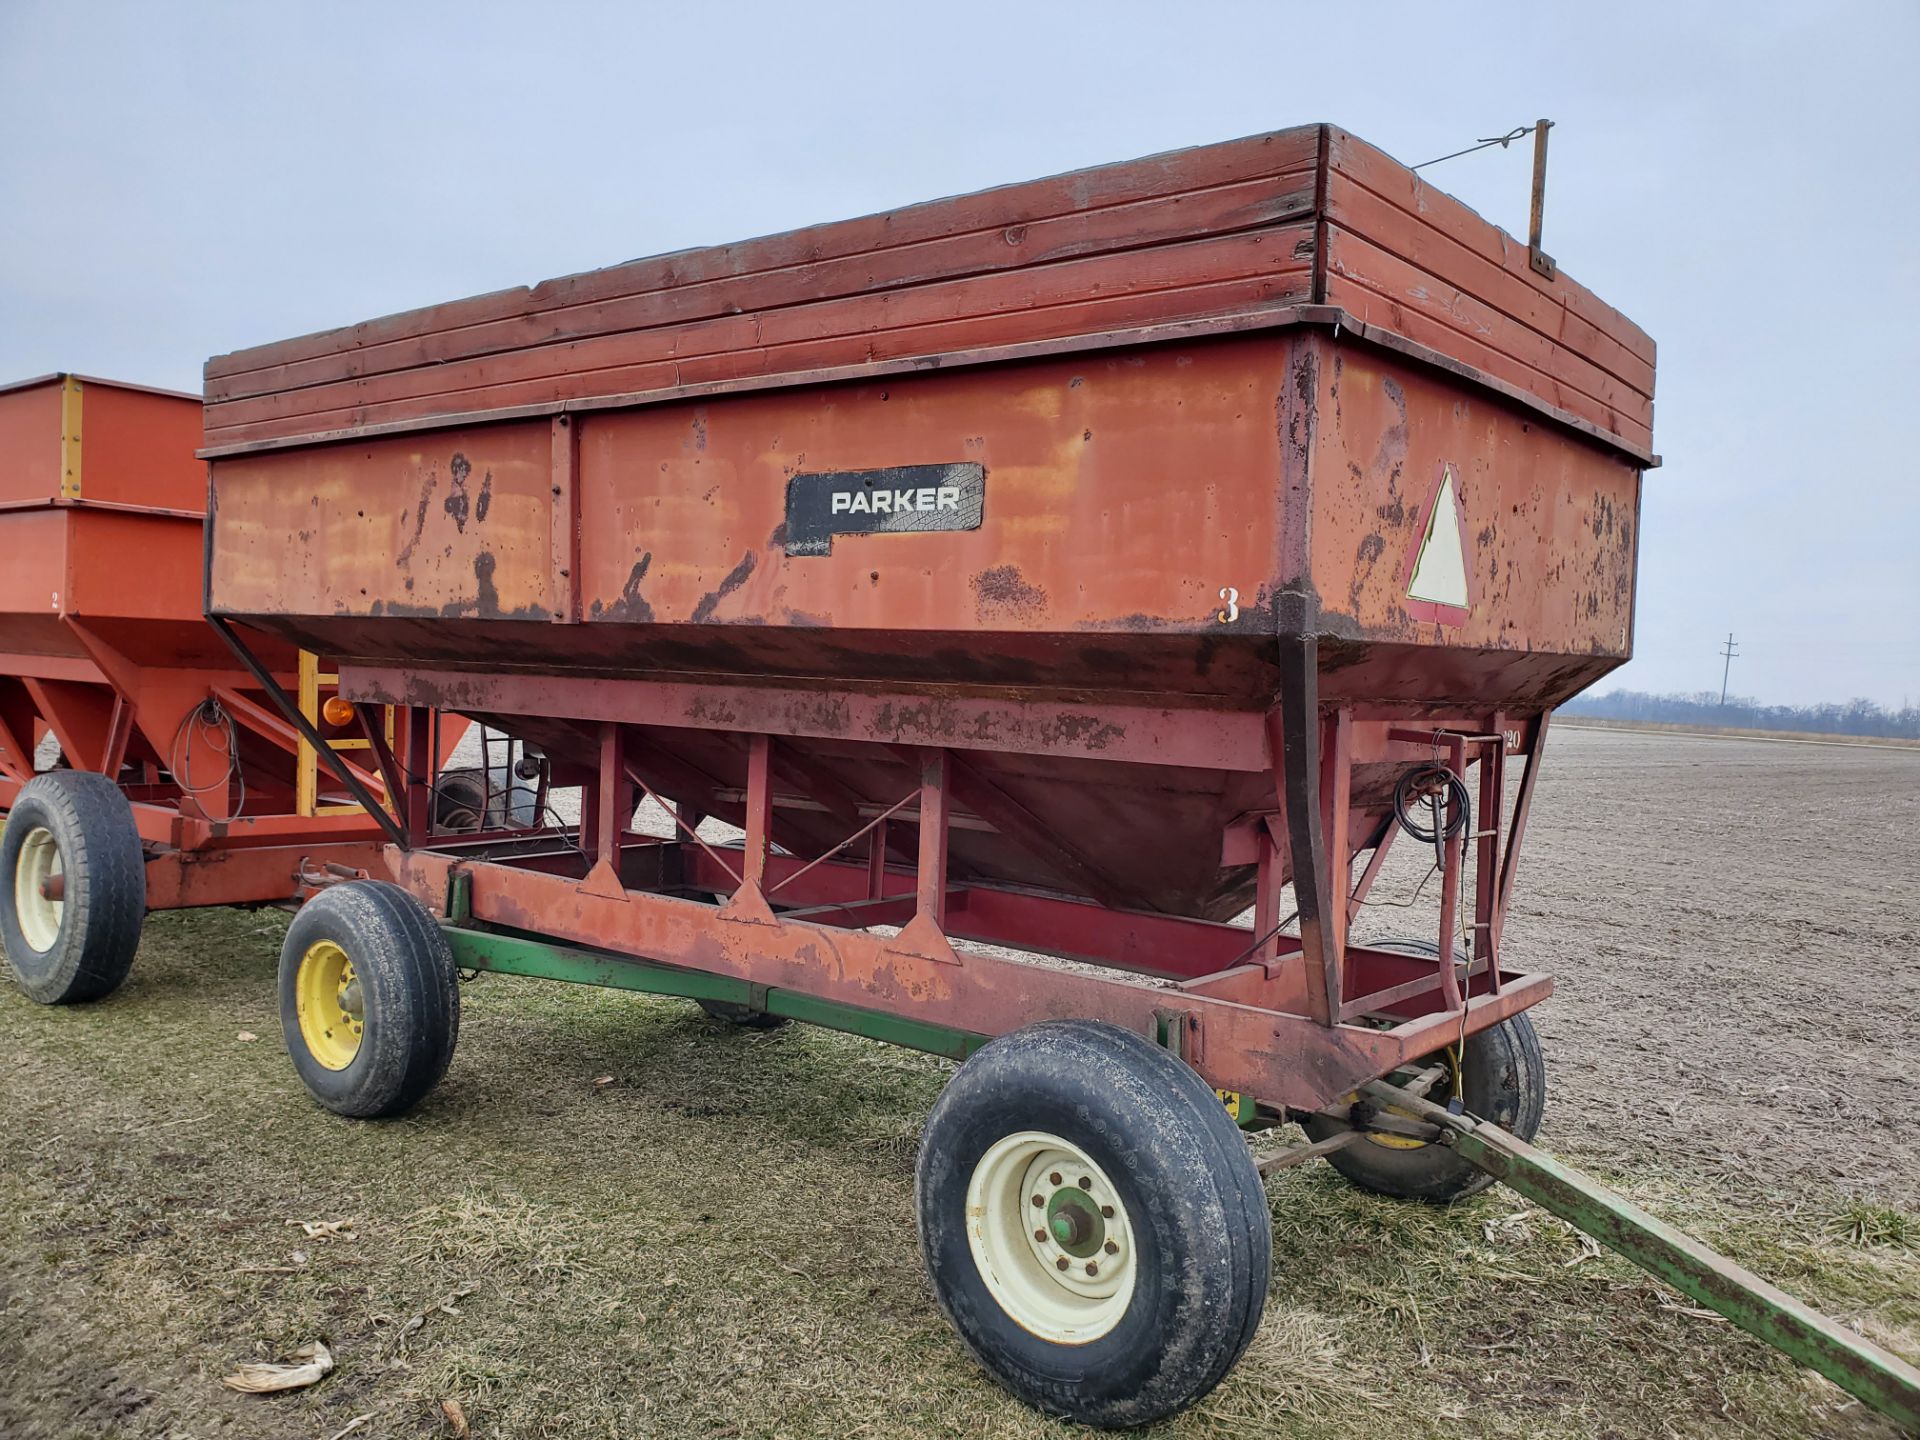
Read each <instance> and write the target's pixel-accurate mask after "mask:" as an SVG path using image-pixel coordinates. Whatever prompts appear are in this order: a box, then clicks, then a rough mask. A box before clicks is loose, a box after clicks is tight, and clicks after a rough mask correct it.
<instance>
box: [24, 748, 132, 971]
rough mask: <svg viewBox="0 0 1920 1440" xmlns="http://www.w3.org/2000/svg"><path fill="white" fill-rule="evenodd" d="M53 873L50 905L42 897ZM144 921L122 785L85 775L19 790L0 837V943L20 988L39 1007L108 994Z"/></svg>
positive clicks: (128, 963)
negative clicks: (56, 887)
mask: <svg viewBox="0 0 1920 1440" xmlns="http://www.w3.org/2000/svg"><path fill="white" fill-rule="evenodd" d="M54 876H59V877H60V878H61V882H62V884H63V886H64V887H65V889H64V893H63V894H62V896H61V898H60V899H58V900H50V899H48V898H47V897H46V896H45V895H44V894H43V893H42V886H43V885H44V884H45V882H46V881H48V880H49V879H51V878H52V877H54ZM146 917H147V866H146V857H145V855H144V854H143V853H142V851H141V848H140V832H139V830H138V828H137V827H136V826H135V824H134V820H133V807H132V806H131V805H129V804H128V803H127V797H126V796H125V795H123V794H121V793H120V787H119V786H117V785H115V784H114V783H113V781H111V780H109V779H108V778H107V777H106V776H104V775H96V774H94V773H93V772H91V771H87V770H62V771H59V772H57V773H48V774H45V775H36V776H35V777H34V778H33V779H31V780H29V781H28V782H27V783H26V784H25V785H24V786H22V787H21V790H20V793H19V795H18V796H17V797H15V799H14V802H13V809H12V811H11V812H10V813H9V814H8V816H7V824H6V830H5V832H4V834H0V942H3V943H4V944H5V945H6V949H7V960H8V962H9V963H10V964H11V965H12V966H13V973H14V976H15V978H16V979H17V980H18V981H19V983H20V988H21V989H22V990H24V991H25V992H26V993H27V995H28V996H29V997H30V998H32V999H34V1000H37V1001H39V1002H40V1003H41V1004H42V1005H71V1004H76V1003H78V1002H81V1001H85V1000H98V999H100V998H101V997H102V996H104V995H109V994H111V993H112V992H113V991H114V990H116V989H118V988H119V986H120V983H121V982H122V981H123V980H125V979H126V978H127V972H128V971H129V970H130V969H132V968H133V956H134V952H135V951H136V950H138V949H139V948H140V929H141V926H142V925H143V924H144V923H145V922H146Z"/></svg>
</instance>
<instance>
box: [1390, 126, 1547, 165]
mask: <svg viewBox="0 0 1920 1440" xmlns="http://www.w3.org/2000/svg"><path fill="white" fill-rule="evenodd" d="M1538 128H1539V127H1538V126H1534V125H1522V126H1520V127H1519V128H1518V129H1515V130H1509V131H1508V132H1507V133H1506V134H1504V135H1495V136H1493V137H1492V138H1491V139H1487V140H1482V141H1481V142H1480V143H1479V144H1477V145H1469V146H1468V147H1467V148H1466V149H1464V150H1456V151H1454V152H1453V153H1452V154H1451V155H1438V156H1435V157H1434V158H1433V159H1431V160H1422V161H1421V162H1420V163H1419V164H1418V165H1414V166H1412V167H1410V168H1412V169H1414V170H1424V169H1426V168H1427V167H1428V166H1429V165H1438V164H1440V163H1441V162H1442V161H1444V160H1458V159H1459V158H1460V157H1461V156H1462V155H1472V154H1474V153H1475V152H1476V151H1480V150H1486V149H1488V148H1490V147H1492V146H1494V145H1498V146H1499V147H1500V148H1501V149H1502V150H1504V149H1506V148H1507V147H1508V146H1509V145H1511V144H1513V142H1514V141H1516V140H1519V139H1522V138H1524V137H1525V136H1528V135H1531V134H1532V133H1533V132H1534V131H1535V130H1536V129H1538Z"/></svg>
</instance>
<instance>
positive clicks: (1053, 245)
mask: <svg viewBox="0 0 1920 1440" xmlns="http://www.w3.org/2000/svg"><path fill="white" fill-rule="evenodd" d="M1313 200H1314V192H1313V174H1312V171H1311V170H1308V169H1301V170H1295V171H1292V172H1289V173H1288V174H1286V175H1281V176H1268V177H1263V178H1261V179H1258V180H1252V181H1246V182H1242V183H1239V184H1235V185H1228V186H1220V187H1216V188H1214V189H1210V190H1198V191H1187V192H1183V193H1180V194H1174V195H1167V196H1158V197H1154V198H1152V199H1148V200H1143V201H1139V202H1135V203H1131V204H1126V205H1115V206H1107V207H1104V208H1102V209H1099V210H1089V211H1079V212H1074V213H1071V214H1067V215H1061V216H1055V217H1053V218H1050V219H1046V220H1040V221H1036V222H1033V223H1032V224H1029V225H1024V226H1013V227H1006V226H995V227H992V228H991V229H988V230H980V231H973V232H970V233H968V234H965V235H960V236H954V237H951V238H947V239H940V240H932V241H925V242H921V243H918V244H914V245H904V246H894V247H891V248H889V249H886V250H883V251H877V252H873V253H869V254H862V255H853V256H845V257H841V258H839V259H835V260H828V261H821V262H818V263H813V264H806V265H796V266H790V267H787V268H785V269H781V270H772V271H767V272H764V273H761V274H757V275H752V276H741V277H728V278H725V279H721V280H713V281H702V282H697V283H693V284H681V285H677V286H663V287H659V288H656V289H652V290H647V291H642V292H639V293H636V294H633V295H629V296H623V297H620V298H618V299H613V300H602V301H595V302H593V303H591V304H586V305H572V306H566V307H562V308H559V309H553V310H542V311H538V312H534V313H529V314H525V315H518V316H514V317H511V318H508V319H504V320H496V321H492V322H489V323H485V324H479V325H466V326H459V327H456V328H454V329H450V330H443V331H438V332H435V333H434V334H431V335H426V336H420V337H415V338H412V339H407V340H398V341H392V342H389V343H386V344H382V345H372V346H364V347H361V348H359V349H355V350H349V351H342V352H338V353H336V354H333V355H326V356H318V357H315V358H313V359H310V360H302V361H296V362H293V363H291V364H287V365H279V366H272V367H268V368H266V369H260V370H251V371H246V372H244V373H241V374H236V375H229V376H220V377H214V378H210V379H209V380H208V381H207V385H206V396H207V399H208V401H209V402H221V401H226V400H235V399H244V398H247V397H249V396H255V395H267V394H274V393H279V392H283V391H289V390H294V389H298V388H301V387H304V386H311V385H323V384H327V383H330V382H334V381H339V380H344V379H349V378H354V377H368V376H374V375H379V374H385V373H391V372H394V371H399V370H405V369H408V368H411V367H414V366H421V365H445V364H448V363H449V362H452V361H458V360H469V359H475V358H478V357H482V356H486V355H490V354H498V353H501V352H505V351H512V350H520V349H529V348H532V347H535V346H541V345H550V344H554V343H557V342H560V341H565V340H573V339H587V338H591V337H593V336H597V335H605V334H612V333H615V332H621V331H631V330H642V329H649V328H653V327H657V326H667V325H683V324H687V323H691V322H694V321H699V320H705V319H712V318H714V317H717V316H724V315H732V314H742V313H747V312H766V311H771V310H775V309H780V308H783V307H786V306H790V305H799V304H806V303H809V302H816V301H820V300H826V299H834V298H839V297H842V296H850V295H857V294H863V293H868V292H875V291H882V290H890V289H896V288H904V287H907V286H914V285H924V284H931V283H935V282H938V281H943V280H959V279H965V278H969V277H971V276H975V275H980V274H985V273H990V272H995V271H1007V270H1015V269H1021V268H1026V267H1031V266H1037V265H1043V264H1047V263H1050V262H1055V261H1060V260H1068V259H1075V258H1079V257H1083V256H1090V255H1097V254H1104V253H1111V252H1115V251H1122V250H1127V251H1131V250H1140V249H1146V248H1149V247H1152V246H1155V245H1163V244H1172V243H1178V242H1182V241H1190V240H1196V239H1204V238H1207V237H1209V236H1215V235H1225V234H1232V233H1235V232H1238V231H1244V230H1253V229H1259V228H1263V227H1268V226H1274V225H1281V224H1285V223H1287V222H1289V221H1295V220H1299V219H1301V218H1303V217H1306V216H1309V215H1310V214H1311V212H1312V209H1313Z"/></svg>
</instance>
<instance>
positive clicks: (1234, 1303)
mask: <svg viewBox="0 0 1920 1440" xmlns="http://www.w3.org/2000/svg"><path fill="white" fill-rule="evenodd" d="M1021 1130H1042V1131H1047V1132H1050V1133H1052V1134H1056V1135H1059V1136H1061V1137H1062V1138H1063V1139H1067V1140H1070V1141H1072V1142H1073V1143H1074V1144H1076V1145H1078V1146H1080V1147H1081V1148H1082V1149H1083V1150H1085V1151H1086V1152H1087V1154H1088V1155H1089V1156H1091V1157H1092V1158H1093V1159H1094V1160H1095V1161H1096V1162H1097V1163H1098V1164H1099V1165H1100V1167H1101V1168H1102V1169H1103V1170H1105V1171H1106V1173H1107V1176H1108V1178H1109V1179H1110V1180H1111V1181H1112V1182H1113V1184H1114V1185H1115V1187H1116V1188H1117V1189H1118V1190H1119V1191H1120V1193H1121V1196H1122V1199H1123V1200H1124V1201H1125V1202H1126V1207H1127V1212H1128V1214H1129V1216H1130V1217H1131V1218H1133V1221H1134V1226H1135V1245H1136V1263H1137V1264H1138V1265H1139V1267H1140V1268H1139V1275H1138V1278H1137V1280H1136V1283H1135V1290H1134V1294H1133V1299H1132V1302H1131V1303H1130V1304H1129V1306H1128V1308H1127V1311H1126V1313H1125V1314H1124V1315H1123V1316H1122V1317H1121V1318H1120V1320H1119V1322H1118V1323H1117V1324H1116V1325H1115V1326H1114V1328H1113V1329H1112V1330H1110V1331H1108V1332H1107V1333H1106V1334H1105V1335H1103V1336H1101V1337H1100V1338H1099V1339H1097V1340H1094V1341H1091V1342H1089V1343H1087V1344H1084V1345H1061V1344H1055V1343H1052V1342H1050V1341H1046V1340H1043V1339H1041V1338H1040V1337H1039V1336H1037V1335H1035V1334H1033V1333H1032V1332H1030V1331H1028V1330H1026V1329H1024V1328H1022V1327H1021V1326H1020V1325H1019V1324H1018V1323H1017V1322H1016V1321H1015V1320H1014V1319H1013V1318H1012V1317H1011V1316H1009V1315H1008V1314H1007V1312H1006V1311H1005V1310H1004V1309H1003V1308H1002V1307H1001V1306H1000V1304H999V1302H998V1301H997V1300H995V1299H994V1298H993V1295H992V1293H991V1292H990V1291H989V1290H988V1288H987V1286H986V1282H985V1281H984V1280H983V1279H982V1278H981V1275H980V1272H979V1268H978V1266H977V1264H976V1263H975V1261H974V1258H973V1252H972V1249H971V1247H970V1245H969V1244H968V1239H967V1227H966V1202H967V1185H968V1182H969V1180H970V1179H971V1178H972V1175H973V1171H974V1168H975V1166H976V1165H977V1164H978V1162H979V1160H980V1158H981V1156H982V1155H983V1154H984V1153H985V1152H986V1150H987V1149H988V1147H989V1146H991V1145H993V1144H994V1143H995V1142H996V1141H998V1140H1000V1139H1001V1138H1003V1137H1004V1136H1006V1135H1009V1134H1012V1133H1014V1132H1016V1131H1021ZM914 1198H915V1202H916V1205H917V1208H918V1211H919V1219H920V1248H921V1253H922V1255H923V1257H924V1259H925V1261H926V1266H927V1273H928V1275H929V1277H930V1278H931V1279H932V1282H933V1288H934V1292H935V1294H936V1295H937V1296H938V1297H939V1300H940V1304H941V1307H942V1308H943V1309H944V1310H945V1311H946V1313H947V1318H948V1319H949V1320H950V1321H952V1323H953V1327H954V1329H955V1330H957V1331H958V1332H959V1334H960V1338H961V1339H962V1340H963V1341H965V1342H966V1344H967V1346H968V1348H969V1349H971V1350H972V1351H973V1353H974V1354H975V1355H976V1356H977V1357H978V1358H979V1360H980V1362H981V1364H983V1365H984V1366H985V1367H986V1368H987V1371H988V1372H989V1373H990V1374H991V1375H992V1376H993V1378H994V1379H995V1380H997V1381H998V1382H999V1383H1000V1384H1001V1385H1002V1386H1004V1387H1005V1388H1006V1389H1007V1390H1009V1391H1011V1392H1012V1393H1013V1394H1014V1395H1015V1396H1017V1397H1018V1398H1020V1399H1021V1400H1024V1401H1025V1402H1026V1403H1027V1404H1029V1405H1032V1406H1033V1407H1035V1408H1036V1409H1038V1410H1042V1411H1044V1412H1046V1413H1047V1414H1049V1415H1058V1416H1063V1417H1065V1418H1067V1419H1070V1420H1075V1421H1079V1422H1081V1423H1083V1424H1088V1425H1098V1426H1104V1427H1110V1428H1118V1427H1124V1426H1133V1425H1145V1424H1148V1423H1150V1422H1152V1421H1155V1420H1159V1419H1162V1418H1164V1417H1166V1416H1168V1415H1173V1414H1175V1413H1177V1412H1178V1411H1181V1410H1184V1409H1185V1408H1186V1407H1187V1406H1189V1405H1192V1404H1193V1403H1194V1402H1195V1401H1197V1400H1199V1399H1200V1398H1201V1397H1202V1396H1204V1395H1206V1394H1207V1393H1208V1392H1209V1391H1210V1390H1212V1389H1213V1387H1214V1386H1216V1385H1218V1384H1219V1383H1220V1381H1221V1380H1222V1379H1223V1378H1225V1376H1226V1374H1227V1372H1228V1371H1229V1370H1231V1369H1232V1368H1233V1366H1234V1363H1235V1362H1236V1361H1238V1360H1239V1358H1240V1356H1241V1354H1242V1353H1243V1352H1244V1351H1245V1350H1246V1348H1247V1344H1248V1342H1249V1341H1251V1340H1252V1339H1253V1333H1254V1330H1255V1329H1256V1328H1257V1327H1258V1326H1259V1324H1260V1315H1261V1312H1262V1311H1263V1310H1264V1309H1265V1308H1266V1300H1267V1281H1268V1273H1269V1271H1270V1269H1271V1267H1272V1257H1273V1231H1272V1224H1273V1221H1272V1216H1271V1214H1270V1213H1269V1211H1268V1209H1267V1197H1266V1191H1265V1189H1264V1188H1263V1187H1262V1185H1261V1181H1260V1175H1259V1172H1258V1171H1257V1170H1255V1168H1254V1164H1253V1157H1252V1155H1251V1153H1250V1152H1249V1151H1248V1148H1247V1142H1246V1139H1245V1138H1244V1136H1242V1134H1241V1132H1240V1129H1239V1127H1238V1126H1236V1125H1235V1124H1234V1123H1233V1120H1232V1118H1231V1117H1230V1116H1229V1115H1228V1114H1227V1112H1226V1109H1225V1107H1223V1106H1222V1105H1221V1104H1220V1100H1219V1097H1217V1096H1216V1095H1215V1094H1214V1092H1213V1091H1212V1090H1211V1089H1210V1088H1208V1086H1207V1083H1206V1082H1205V1081H1204V1080H1202V1079H1201V1078H1200V1077H1199V1075H1197V1074H1195V1073H1194V1071H1193V1070H1192V1069H1190V1068H1189V1067H1188V1066H1187V1065H1185V1064H1184V1063H1182V1062H1181V1061H1180V1060H1178V1059H1176V1058H1175V1057H1174V1056H1173V1055H1172V1054H1171V1053H1169V1052H1168V1051H1167V1050H1165V1049H1163V1048H1162V1047H1160V1046H1158V1045H1155V1044H1152V1043H1150V1042H1149V1041H1147V1040H1146V1039H1144V1038H1143V1037H1141V1036H1139V1035H1135V1034H1133V1033H1131V1032H1130V1031H1126V1030H1122V1029H1120V1028H1119V1027H1118V1026H1114V1025H1107V1024H1102V1023H1098V1022H1095V1021H1090V1020H1051V1021H1046V1022H1043V1023H1041V1024H1038V1025H1030V1026H1028V1027H1027V1028H1026V1029H1024V1030H1018V1031H1015V1032H1014V1033H1013V1034H1011V1035H1006V1036H1003V1037H1001V1038H1000V1039H998V1040H995V1041H993V1042H991V1043H990V1044H988V1045H986V1046H985V1047H983V1048H982V1049H981V1050H980V1051H979V1052H978V1053H977V1054H976V1055H974V1056H973V1058H972V1059H970V1060H968V1061H967V1063H966V1064H964V1065H962V1066H961V1067H960V1070H959V1073H957V1074H956V1075H955V1076H954V1077H953V1080H952V1082H951V1083H950V1084H949V1085H948V1086H947V1088H946V1090H945V1092H944V1093H943V1094H942V1095H941V1096H940V1099H939V1101H938V1102H937V1103H936V1104H935V1105H934V1107H933V1113H932V1114H931V1115H930V1116H929V1117H928V1119H927V1124H926V1129H925V1133H924V1134H923V1136H922V1138H921V1143H920V1156H919V1163H918V1167H917V1171H916V1174H915V1180H914Z"/></svg>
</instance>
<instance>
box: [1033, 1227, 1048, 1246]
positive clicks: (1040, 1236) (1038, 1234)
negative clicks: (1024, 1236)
mask: <svg viewBox="0 0 1920 1440" xmlns="http://www.w3.org/2000/svg"><path fill="white" fill-rule="evenodd" d="M1033 1238H1034V1239H1036V1240H1038V1241H1039V1242H1040V1243H1041V1244H1042V1245H1044V1244H1046V1243H1047V1232H1046V1231H1044V1230H1036V1231H1034V1232H1033Z"/></svg>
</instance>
